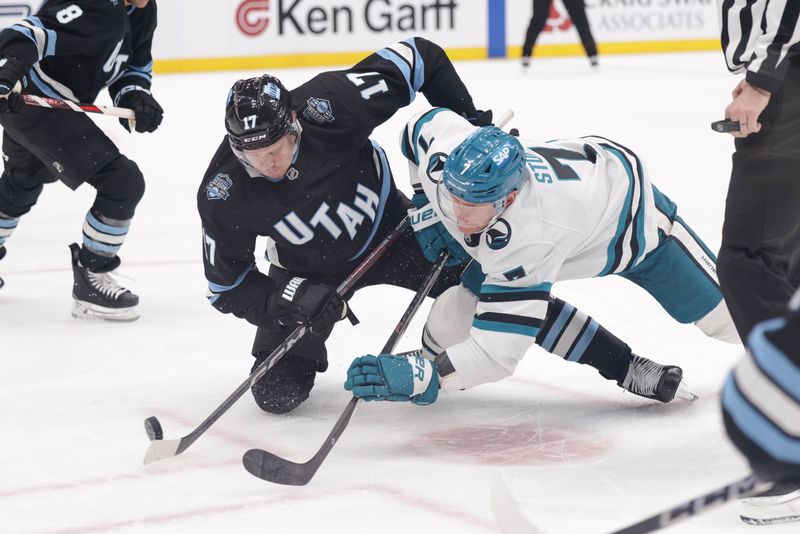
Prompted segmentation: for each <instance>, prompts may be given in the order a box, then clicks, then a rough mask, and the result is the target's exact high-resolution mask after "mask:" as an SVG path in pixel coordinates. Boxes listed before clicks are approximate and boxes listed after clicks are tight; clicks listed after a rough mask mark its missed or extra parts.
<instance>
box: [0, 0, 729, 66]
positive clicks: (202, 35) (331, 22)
mask: <svg viewBox="0 0 800 534" xmlns="http://www.w3.org/2000/svg"><path fill="white" fill-rule="evenodd" d="M97 1H101V0H97ZM105 1H115V0H105ZM116 1H123V0H116ZM585 2H586V9H587V15H588V18H589V22H590V24H591V27H592V31H593V33H594V36H595V39H596V40H597V42H598V45H599V48H600V53H601V54H607V53H618V52H623V53H624V52H648V51H659V50H663V51H668V50H704V49H717V48H719V29H718V23H717V14H716V0H585ZM43 3H44V2H43V1H42V0H38V1H33V2H20V1H8V0H0V27H6V26H9V25H11V24H13V23H14V22H15V21H17V20H19V19H21V18H24V17H26V16H29V15H32V14H34V13H35V12H36V11H37V10H38V9H39V7H40V6H41V5H42V4H43ZM532 4H533V1H532V0H213V1H212V0H208V1H206V2H197V1H196V0H161V1H160V2H159V3H158V10H159V24H158V31H156V35H155V40H154V44H153V56H154V58H155V69H156V71H158V72H181V71H202V70H223V69H245V68H280V67H292V66H317V65H334V64H340V65H341V64H350V63H353V62H354V61H357V60H358V59H360V58H361V57H364V56H365V55H366V54H368V53H370V52H372V51H373V50H376V49H378V48H381V47H383V46H385V45H387V44H388V43H392V42H394V41H397V40H401V39H405V38H408V37H411V36H415V35H419V36H423V37H426V38H428V39H430V40H432V41H435V42H436V43H438V44H440V45H441V46H442V47H444V48H445V49H446V50H447V52H448V54H449V55H450V56H451V57H452V58H453V59H482V58H486V57H489V56H491V57H505V56H506V55H509V56H512V57H514V56H518V55H519V53H520V48H521V45H522V42H523V40H524V35H525V31H526V29H527V26H528V21H529V20H530V17H531V14H532ZM549 15H550V18H549V20H548V23H547V26H546V27H545V29H544V31H543V32H542V34H541V35H540V36H539V40H538V42H537V47H536V50H535V53H536V54H538V55H573V54H579V53H582V50H581V49H580V45H579V40H578V35H577V32H576V31H575V28H574V25H573V24H572V21H571V20H570V18H569V14H568V12H567V10H566V9H565V7H564V4H563V3H562V1H561V0H553V2H552V5H551V7H550V10H549Z"/></svg>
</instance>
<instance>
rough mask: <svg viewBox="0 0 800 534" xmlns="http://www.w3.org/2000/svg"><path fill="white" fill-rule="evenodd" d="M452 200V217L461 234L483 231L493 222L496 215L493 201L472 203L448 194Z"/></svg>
mask: <svg viewBox="0 0 800 534" xmlns="http://www.w3.org/2000/svg"><path fill="white" fill-rule="evenodd" d="M450 198H451V199H452V201H453V219H454V220H455V222H456V224H457V225H458V231H459V232H461V233H462V234H465V235H469V234H477V233H480V232H483V231H484V230H485V229H486V228H487V227H489V225H490V224H492V223H493V222H494V219H495V217H496V216H497V207H496V204H495V203H484V204H473V203H472V202H467V201H465V200H461V199H460V198H458V197H456V196H452V195H451V196H450Z"/></svg>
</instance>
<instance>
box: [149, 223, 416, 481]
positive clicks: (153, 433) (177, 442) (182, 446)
mask: <svg viewBox="0 0 800 534" xmlns="http://www.w3.org/2000/svg"><path fill="white" fill-rule="evenodd" d="M407 225H408V217H404V218H403V220H402V221H400V222H399V223H398V224H397V226H395V227H394V229H393V230H392V231H391V232H390V233H389V235H387V236H386V237H384V238H383V241H381V242H380V243H379V244H378V245H377V246H376V247H375V248H374V249H372V252H370V253H369V255H368V256H367V257H366V258H364V260H362V262H361V263H360V264H359V265H358V267H356V268H355V269H354V270H353V272H352V273H350V275H349V276H348V277H347V278H346V279H345V280H344V282H342V283H341V284H340V285H339V287H338V288H336V291H337V292H338V293H339V294H340V295H344V294H346V293H347V292H348V291H349V290H350V289H352V287H353V286H354V285H355V284H356V282H358V280H360V279H361V277H362V276H363V275H364V273H366V272H367V270H368V269H369V268H370V267H372V266H373V265H374V264H375V262H376V261H378V258H380V257H381V256H382V255H383V253H384V252H386V251H387V250H388V249H389V246H391V244H392V243H394V242H395V241H396V240H397V239H398V238H399V237H400V235H401V234H402V233H403V232H404V231H405V229H406V226H407ZM307 331H308V329H307V328H306V327H305V325H301V326H298V327H297V328H295V329H294V330H293V331H292V333H290V334H289V335H288V336H287V337H286V339H285V340H284V341H283V343H281V344H280V345H278V347H277V348H276V349H275V350H273V351H272V354H270V355H269V356H268V357H267V358H266V359H265V360H264V361H263V362H261V365H259V366H258V367H256V369H255V370H254V371H253V372H252V373H251V374H250V376H249V377H247V380H245V381H244V382H242V383H241V384H240V385H239V387H237V388H236V390H235V391H234V392H233V393H231V394H230V395H229V396H228V398H227V399H225V400H224V401H223V402H222V404H220V405H219V406H218V407H217V409H216V410H214V411H213V412H212V413H211V415H209V416H208V417H207V418H206V420H205V421H203V422H202V423H200V426H198V427H197V428H195V429H194V430H193V431H191V432H190V433H189V434H187V435H185V436H184V437H182V438H180V439H170V440H164V439H163V435H164V434H163V431H162V429H161V423H159V422H158V419H157V418H156V417H155V416H153V417H148V418H147V419H145V421H144V426H145V430H146V431H147V437H148V438H150V447H149V448H148V449H147V453H146V454H145V457H144V464H145V465H147V464H149V463H152V462H155V461H157V460H163V459H164V458H170V457H172V456H177V455H178V454H180V453H182V452H183V451H185V450H186V449H188V448H189V446H190V445H191V444H192V443H194V442H195V441H196V440H197V438H199V437H200V436H202V435H203V434H204V433H205V431H206V430H208V429H209V427H210V426H211V425H213V424H214V422H215V421H216V420H217V419H219V418H220V417H221V416H222V414H224V413H225V412H227V411H228V410H229V409H230V407H231V406H233V404H234V403H235V402H236V401H237V400H239V398H241V396H242V395H244V393H245V391H247V390H248V389H250V387H251V386H252V385H253V384H255V383H256V382H257V381H258V380H259V379H260V378H261V377H262V376H264V374H265V373H266V372H267V371H269V370H270V369H271V368H272V366H274V365H275V364H276V363H278V361H279V360H280V359H281V358H282V357H283V356H284V355H285V354H286V353H287V352H289V350H290V349H291V348H292V347H293V346H294V345H295V343H297V342H298V341H299V340H300V338H302V337H303V336H304V335H305V334H306V332H307Z"/></svg>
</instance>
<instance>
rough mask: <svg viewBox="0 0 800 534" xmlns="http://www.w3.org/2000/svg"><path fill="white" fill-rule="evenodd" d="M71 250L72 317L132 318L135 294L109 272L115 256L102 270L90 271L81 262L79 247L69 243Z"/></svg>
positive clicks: (136, 297) (137, 301) (127, 319)
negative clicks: (72, 280) (107, 266)
mask: <svg viewBox="0 0 800 534" xmlns="http://www.w3.org/2000/svg"><path fill="white" fill-rule="evenodd" d="M69 250H70V252H71V254H72V274H73V278H74V283H73V284H72V298H73V299H75V303H74V304H73V305H72V316H73V317H75V318H76V319H102V320H105V321H120V322H126V321H135V320H136V319H138V318H139V311H138V310H137V305H138V304H139V297H138V296H136V295H134V294H133V293H132V292H131V291H130V290H128V289H126V288H124V287H122V286H121V285H119V284H118V283H117V281H116V280H114V279H113V278H112V277H111V275H110V272H111V271H113V270H114V269H116V268H117V266H119V259H117V261H115V262H113V263H112V264H111V265H110V266H109V268H107V269H105V270H103V271H102V272H92V271H90V270H89V269H87V268H86V267H84V266H83V265H81V262H80V259H79V255H78V252H79V251H80V247H79V246H78V245H77V244H76V243H73V244H71V245H70V246H69Z"/></svg>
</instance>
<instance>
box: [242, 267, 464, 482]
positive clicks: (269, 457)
mask: <svg viewBox="0 0 800 534" xmlns="http://www.w3.org/2000/svg"><path fill="white" fill-rule="evenodd" d="M448 257H449V253H447V252H443V253H442V254H441V255H440V256H439V259H438V260H437V261H436V263H435V264H434V266H433V268H432V269H431V271H430V272H429V273H428V275H427V277H426V278H425V280H424V282H423V284H422V287H420V288H419V289H418V290H417V293H416V295H414V298H413V299H412V300H411V303H410V304H409V305H408V308H406V311H405V313H404V314H403V316H402V317H401V318H400V322H398V323H397V326H395V327H394V331H393V332H392V335H391V336H389V339H388V341H386V344H385V345H384V346H383V348H382V349H381V351H380V353H379V354H386V353H389V352H391V351H392V350H394V347H395V346H396V345H397V342H398V341H399V340H400V337H401V336H402V335H403V333H404V332H405V331H406V328H408V325H409V323H410V322H411V319H412V318H413V317H414V315H415V314H416V313H417V310H418V309H419V307H420V305H421V304H422V301H423V300H425V297H426V296H427V295H428V292H429V291H430V290H431V287H433V284H434V283H435V282H436V279H437V278H438V277H439V273H441V272H442V267H444V263H445V262H446V261H447V258H448ZM359 400H361V399H360V398H359V397H353V398H352V399H350V402H349V403H348V404H347V407H346V408H345V409H344V412H342V415H340V416H339V420H338V421H336V424H335V425H334V427H333V430H331V433H330V434H328V437H327V438H326V439H325V443H323V444H322V447H320V449H319V450H318V451H317V453H316V454H315V455H314V456H313V457H312V458H311V459H310V460H309V461H307V462H306V463H304V464H298V463H295V462H292V461H290V460H286V459H284V458H280V457H278V456H275V455H274V454H272V453H271V452H267V451H265V450H262V449H250V450H249V451H247V452H246V453H244V456H243V457H242V463H243V464H244V468H245V469H247V470H248V471H249V472H250V473H251V474H252V475H254V476H256V477H258V478H260V479H262V480H266V481H269V482H275V483H277V484H286V485H290V486H305V485H306V484H308V482H309V481H310V480H311V479H312V478H313V476H314V474H315V473H316V472H317V469H319V466H320V465H322V462H323V461H324V460H325V458H327V456H328V453H329V452H331V449H332V448H333V446H334V445H336V441H337V440H338V439H339V436H341V435H342V432H344V429H345V428H347V424H348V423H349V422H350V418H351V417H352V416H353V412H354V411H355V409H356V406H357V405H358V401H359Z"/></svg>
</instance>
